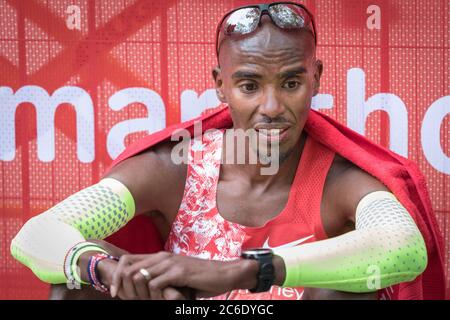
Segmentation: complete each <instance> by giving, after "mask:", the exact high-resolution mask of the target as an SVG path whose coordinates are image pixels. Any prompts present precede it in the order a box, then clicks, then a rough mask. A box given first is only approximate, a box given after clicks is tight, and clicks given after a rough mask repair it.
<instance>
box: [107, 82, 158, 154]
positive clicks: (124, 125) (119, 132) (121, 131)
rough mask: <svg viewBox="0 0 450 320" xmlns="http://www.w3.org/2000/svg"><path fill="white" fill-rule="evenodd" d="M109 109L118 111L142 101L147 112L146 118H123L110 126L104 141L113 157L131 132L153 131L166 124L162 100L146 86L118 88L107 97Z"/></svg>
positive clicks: (121, 148)
mask: <svg viewBox="0 0 450 320" xmlns="http://www.w3.org/2000/svg"><path fill="white" fill-rule="evenodd" d="M108 102H109V106H110V107H111V109H113V110H115V111H118V110H121V109H123V108H124V107H126V106H127V105H129V104H131V103H142V104H143V105H144V106H145V107H146V108H147V112H148V116H147V117H146V118H138V119H131V120H125V121H122V122H119V123H117V124H116V125H114V126H113V127H112V128H111V131H110V132H109V134H108V137H107V141H106V148H107V150H108V154H109V155H110V157H111V158H112V159H115V158H116V157H117V156H118V155H119V154H120V153H121V152H122V151H123V150H125V143H124V139H125V137H126V136H127V135H129V134H130V133H133V132H139V131H146V132H147V133H153V132H156V131H159V130H162V129H164V128H165V126H166V109H165V106H164V102H163V100H162V99H161V97H160V96H159V94H157V93H156V92H155V91H153V90H150V89H147V88H127V89H123V90H120V91H118V92H116V93H115V94H113V95H112V96H111V97H110V98H109V101H108Z"/></svg>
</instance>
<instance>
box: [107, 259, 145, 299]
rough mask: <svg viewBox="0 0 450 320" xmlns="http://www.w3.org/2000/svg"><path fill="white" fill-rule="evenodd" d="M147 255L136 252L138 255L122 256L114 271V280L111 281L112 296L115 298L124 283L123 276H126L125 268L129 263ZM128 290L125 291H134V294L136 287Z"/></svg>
mask: <svg viewBox="0 0 450 320" xmlns="http://www.w3.org/2000/svg"><path fill="white" fill-rule="evenodd" d="M146 256H148V255H139V254H136V255H123V256H121V257H120V260H119V263H118V264H117V267H116V270H115V271H114V274H113V277H112V281H111V287H110V291H111V297H113V298H114V297H115V296H116V295H117V291H118V290H119V288H120V286H121V284H122V278H123V277H124V271H125V268H126V267H128V266H129V265H131V264H132V263H133V262H135V261H139V260H142V259H144V258H145V257H146ZM124 289H125V288H124ZM128 291H130V292H128ZM128 291H126V292H125V293H126V294H130V293H132V294H133V295H135V293H133V292H134V289H133V290H130V288H128Z"/></svg>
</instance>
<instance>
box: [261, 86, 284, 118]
mask: <svg viewBox="0 0 450 320" xmlns="http://www.w3.org/2000/svg"><path fill="white" fill-rule="evenodd" d="M260 112H261V113H262V114H264V115H266V116H267V117H269V118H276V117H278V116H279V115H281V114H282V113H283V112H284V107H283V104H282V103H281V102H280V99H279V97H278V96H277V93H276V92H275V90H274V89H268V90H266V93H265V94H264V97H263V101H261V105H260Z"/></svg>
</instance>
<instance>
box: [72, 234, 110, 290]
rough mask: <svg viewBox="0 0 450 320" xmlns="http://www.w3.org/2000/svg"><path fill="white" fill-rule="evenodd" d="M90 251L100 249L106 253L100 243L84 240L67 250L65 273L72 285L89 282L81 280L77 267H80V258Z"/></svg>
mask: <svg viewBox="0 0 450 320" xmlns="http://www.w3.org/2000/svg"><path fill="white" fill-rule="evenodd" d="M88 251H99V252H103V253H106V251H105V250H104V249H103V248H102V247H100V246H99V245H97V244H95V243H92V242H87V241H83V242H80V243H77V244H76V245H74V246H73V247H72V248H70V250H69V251H68V252H67V254H66V256H65V258H64V274H65V276H66V278H67V283H68V284H69V285H70V286H73V287H77V286H79V284H88V283H87V282H85V281H83V280H81V278H80V276H79V274H78V272H77V268H78V264H77V262H78V258H79V257H80V256H81V255H82V254H83V253H85V252H88Z"/></svg>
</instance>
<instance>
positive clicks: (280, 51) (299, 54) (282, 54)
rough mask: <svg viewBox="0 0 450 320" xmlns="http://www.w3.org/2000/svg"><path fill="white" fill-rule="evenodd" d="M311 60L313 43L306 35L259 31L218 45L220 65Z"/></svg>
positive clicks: (297, 31) (291, 62) (302, 32)
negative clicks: (220, 46) (220, 45)
mask: <svg viewBox="0 0 450 320" xmlns="http://www.w3.org/2000/svg"><path fill="white" fill-rule="evenodd" d="M313 56H314V39H313V37H312V36H310V35H308V33H307V31H301V30H295V31H289V32H287V31H282V32H278V31H277V30H275V31H274V30H261V32H258V33H257V34H256V33H255V34H252V35H250V36H245V37H241V38H239V39H235V38H233V39H227V40H226V41H225V42H224V43H223V44H222V49H221V52H220V56H219V60H220V64H221V65H223V64H230V63H232V64H260V63H267V64H272V63H277V62H282V63H288V64H294V63H296V64H298V63H299V62H302V61H304V62H306V61H307V60H310V59H311V58H312V57H313Z"/></svg>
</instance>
